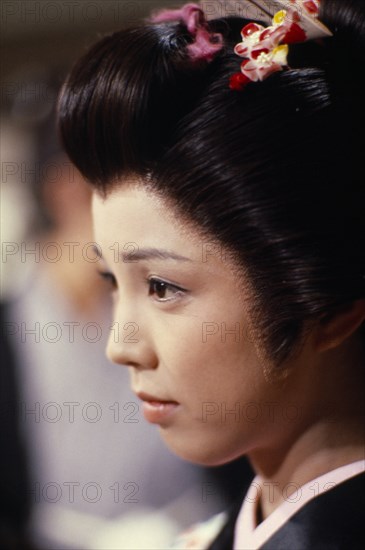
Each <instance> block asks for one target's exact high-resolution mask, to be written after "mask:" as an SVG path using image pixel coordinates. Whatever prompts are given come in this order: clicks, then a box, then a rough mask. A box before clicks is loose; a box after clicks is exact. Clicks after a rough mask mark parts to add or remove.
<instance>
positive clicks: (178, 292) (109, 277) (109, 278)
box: [98, 271, 186, 302]
mask: <svg viewBox="0 0 365 550" xmlns="http://www.w3.org/2000/svg"><path fill="white" fill-rule="evenodd" d="M98 273H99V275H100V276H101V277H102V278H103V279H104V280H105V281H106V282H107V283H108V284H109V285H110V286H111V287H112V289H113V290H116V289H117V286H118V285H117V281H116V278H115V276H114V275H113V274H112V273H110V272H109V271H99V272H98ZM145 281H146V283H147V286H148V295H149V296H154V294H157V293H158V292H159V290H164V291H169V290H170V291H171V290H172V291H173V292H174V296H173V297H171V298H159V299H157V298H155V300H156V301H157V302H172V301H174V300H176V299H177V298H178V297H181V296H182V295H183V294H185V293H186V289H184V288H181V287H179V286H177V285H174V284H172V283H168V282H167V281H164V280H163V279H159V278H158V277H150V278H147V279H146V280H145ZM158 284H160V285H162V286H163V288H162V289H159V290H158V289H156V286H157V285H158Z"/></svg>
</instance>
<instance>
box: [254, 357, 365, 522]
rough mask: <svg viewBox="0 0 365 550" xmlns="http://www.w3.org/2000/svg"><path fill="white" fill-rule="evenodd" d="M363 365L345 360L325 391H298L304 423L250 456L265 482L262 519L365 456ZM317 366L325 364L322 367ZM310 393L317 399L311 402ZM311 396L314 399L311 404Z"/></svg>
mask: <svg viewBox="0 0 365 550" xmlns="http://www.w3.org/2000/svg"><path fill="white" fill-rule="evenodd" d="M359 357H360V356H359ZM361 357H362V356H361ZM361 363H362V361H359V362H357V361H354V360H353V361H351V369H342V368H340V364H338V365H337V367H338V368H337V369H335V368H334V369H333V370H332V369H330V370H329V371H328V373H329V374H330V376H328V379H327V381H326V382H325V383H324V384H323V385H322V388H326V391H325V392H322V393H317V394H316V393H315V391H314V390H313V389H312V391H311V388H310V385H308V386H307V387H305V389H304V391H303V389H302V395H303V396H304V397H300V393H297V398H298V401H297V402H298V404H299V407H300V408H301V409H302V411H303V415H302V418H301V421H300V422H297V425H296V426H294V425H292V426H290V425H289V424H288V423H287V424H286V425H285V424H283V425H282V426H280V432H281V434H282V435H281V437H280V438H279V440H276V441H271V442H270V443H269V444H268V445H267V447H266V448H260V449H255V450H253V451H252V452H251V453H250V454H249V458H250V461H251V464H252V466H253V468H254V470H255V471H256V473H257V474H258V475H259V476H260V477H261V479H262V482H263V485H262V492H261V495H262V498H261V502H260V506H261V517H262V519H265V518H267V517H268V516H269V515H270V514H271V513H272V512H273V511H274V510H275V509H276V508H277V507H278V506H279V505H280V504H281V503H282V502H283V501H284V500H285V499H287V498H288V497H290V495H291V494H293V493H294V492H295V491H296V490H297V489H298V487H301V486H303V485H304V484H305V483H308V482H309V481H311V480H313V479H315V478H316V477H318V476H320V475H323V474H325V473H327V472H330V471H331V470H334V469H336V468H339V467H341V466H344V465H346V464H350V463H351V462H355V461H357V460H361V459H363V460H364V457H365V445H364V430H363V426H364V416H365V414H364V405H363V399H362V397H361V395H363V388H364V382H363V365H362V364H361ZM331 364H332V365H334V363H331ZM348 365H349V363H348V364H347V366H348ZM317 367H319V368H321V366H320V365H317ZM349 370H351V376H349ZM323 371H324V369H323ZM308 395H311V397H312V399H309V400H308V397H306V396H308ZM324 396H326V397H324ZM326 399H328V401H326ZM305 400H308V402H307V408H306V405H305ZM293 424H294V423H293Z"/></svg>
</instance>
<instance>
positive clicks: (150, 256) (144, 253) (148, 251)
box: [93, 243, 192, 263]
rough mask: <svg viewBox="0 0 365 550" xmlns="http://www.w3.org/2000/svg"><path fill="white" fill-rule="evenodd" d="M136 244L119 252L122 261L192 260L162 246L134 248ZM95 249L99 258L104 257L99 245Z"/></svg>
mask: <svg viewBox="0 0 365 550" xmlns="http://www.w3.org/2000/svg"><path fill="white" fill-rule="evenodd" d="M134 244H135V243H131V245H130V247H129V248H130V251H128V250H127V251H125V252H121V253H120V254H119V258H120V259H121V261H122V262H125V263H132V262H138V261H143V260H176V261H180V262H191V261H192V260H191V259H190V258H186V257H185V256H181V255H180V254H176V253H175V252H170V251H169V250H163V249H161V248H138V247H135V248H134V246H133V245H134ZM133 248H134V249H133ZM93 250H94V252H95V254H96V255H97V256H98V257H99V258H102V257H103V255H102V253H101V250H100V248H99V247H97V246H93Z"/></svg>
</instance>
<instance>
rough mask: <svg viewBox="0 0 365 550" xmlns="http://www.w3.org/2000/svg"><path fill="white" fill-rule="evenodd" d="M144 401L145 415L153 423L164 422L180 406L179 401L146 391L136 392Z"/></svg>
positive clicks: (143, 409)
mask: <svg viewBox="0 0 365 550" xmlns="http://www.w3.org/2000/svg"><path fill="white" fill-rule="evenodd" d="M136 395H137V396H138V397H139V398H140V399H141V400H142V401H143V406H142V411H143V416H144V417H145V419H146V420H147V421H148V422H151V423H152V424H163V423H164V422H165V421H166V420H167V419H168V418H169V417H170V416H171V415H172V414H173V413H174V412H175V411H176V410H177V409H178V408H179V406H180V404H179V403H177V401H171V400H167V399H161V398H160V397H156V396H153V395H150V394H148V393H145V392H136Z"/></svg>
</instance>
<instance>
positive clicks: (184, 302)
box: [93, 186, 303, 465]
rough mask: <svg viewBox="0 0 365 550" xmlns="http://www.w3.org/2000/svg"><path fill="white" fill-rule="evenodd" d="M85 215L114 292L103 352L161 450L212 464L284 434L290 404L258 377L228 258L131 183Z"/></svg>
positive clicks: (285, 389)
mask: <svg viewBox="0 0 365 550" xmlns="http://www.w3.org/2000/svg"><path fill="white" fill-rule="evenodd" d="M93 215H94V225H95V237H96V242H97V243H98V246H99V247H100V251H101V253H102V259H101V270H102V271H104V272H105V273H104V276H105V278H106V279H108V280H109V282H110V284H111V286H112V288H113V295H114V308H115V313H114V314H115V317H114V325H113V328H112V331H111V333H110V338H109V342H108V347H107V355H108V357H109V358H110V359H111V360H112V361H113V362H114V363H117V364H119V365H126V366H128V367H129V369H130V375H131V384H132V388H133V390H134V391H135V392H136V393H137V394H139V395H140V397H142V400H143V401H144V403H143V411H144V415H145V417H146V418H147V420H149V421H150V422H152V423H156V424H158V425H159V427H160V431H161V435H162V437H163V439H164V440H165V442H166V443H167V445H168V446H169V447H170V448H171V449H172V450H173V451H174V452H175V453H176V454H178V455H179V456H181V457H182V458H185V459H187V460H191V461H193V462H197V463H200V464H209V465H214V464H220V463H224V462H227V461H229V460H231V459H233V458H235V457H237V456H240V455H242V454H244V453H249V452H252V451H254V450H255V449H259V448H263V446H264V445H269V444H270V442H271V443H272V442H275V441H277V440H278V439H280V438H287V437H288V436H289V435H288V434H290V432H292V431H293V430H294V429H295V428H296V427H297V426H298V422H299V420H300V414H301V411H300V410H299V409H300V403H299V401H298V399H295V401H293V391H291V389H290V382H288V381H286V384H285V386H283V384H279V385H277V384H273V383H270V382H268V381H267V379H266V378H265V376H264V367H265V365H264V363H263V361H264V359H262V354H260V348H259V344H258V342H256V341H255V340H254V339H253V338H252V337H250V319H249V315H248V313H247V308H246V304H247V300H248V299H249V296H248V295H247V291H246V295H245V291H243V290H242V286H244V285H242V280H241V279H239V277H238V274H237V270H235V269H234V265H233V263H232V259H230V260H229V259H228V258H226V257H225V255H224V253H223V251H222V250H221V249H220V248H219V247H218V246H217V245H216V244H215V243H214V242H213V241H209V240H208V239H206V238H203V237H202V236H201V235H200V234H199V233H198V232H197V231H195V230H192V229H191V228H189V227H188V225H187V224H184V223H182V222H180V221H179V219H178V218H177V217H175V216H174V215H173V213H172V212H171V210H170V209H168V207H167V206H166V205H165V204H164V203H163V202H162V201H161V199H158V198H157V197H156V196H155V195H153V194H150V193H147V192H146V191H144V190H143V189H142V188H140V187H136V186H124V187H121V188H120V189H117V190H116V191H113V192H112V193H111V194H110V195H109V196H108V197H107V198H106V199H102V198H101V197H99V196H95V197H94V200H93ZM240 283H241V284H240ZM288 384H289V386H288ZM302 390H303V388H302Z"/></svg>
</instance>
